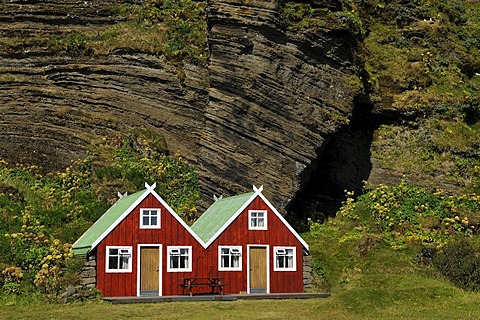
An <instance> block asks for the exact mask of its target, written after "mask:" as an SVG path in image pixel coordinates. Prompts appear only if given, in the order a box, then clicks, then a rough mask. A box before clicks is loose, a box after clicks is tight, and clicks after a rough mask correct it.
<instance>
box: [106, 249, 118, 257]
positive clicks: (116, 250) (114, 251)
mask: <svg viewBox="0 0 480 320" xmlns="http://www.w3.org/2000/svg"><path fill="white" fill-rule="evenodd" d="M117 254H118V249H108V255H110V256H112V255H117Z"/></svg>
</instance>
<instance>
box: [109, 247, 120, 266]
mask: <svg viewBox="0 0 480 320" xmlns="http://www.w3.org/2000/svg"><path fill="white" fill-rule="evenodd" d="M110 250H112V249H110ZM108 269H118V257H117V256H113V257H112V256H111V257H109V258H108Z"/></svg>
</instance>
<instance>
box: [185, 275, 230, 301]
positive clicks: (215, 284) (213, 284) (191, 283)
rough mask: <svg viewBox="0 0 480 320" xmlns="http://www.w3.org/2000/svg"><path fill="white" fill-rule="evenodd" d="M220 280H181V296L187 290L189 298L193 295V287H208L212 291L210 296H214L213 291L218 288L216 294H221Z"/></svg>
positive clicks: (211, 278)
mask: <svg viewBox="0 0 480 320" xmlns="http://www.w3.org/2000/svg"><path fill="white" fill-rule="evenodd" d="M222 279H223V278H220V277H206V278H198V277H192V278H182V280H183V281H182V283H181V284H180V286H181V287H182V295H185V289H188V293H189V294H190V296H192V295H193V292H192V290H193V288H195V287H210V288H211V290H212V292H211V293H212V294H215V289H216V288H218V292H219V293H220V294H223V287H224V284H222Z"/></svg>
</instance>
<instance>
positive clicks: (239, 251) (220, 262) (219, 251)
mask: <svg viewBox="0 0 480 320" xmlns="http://www.w3.org/2000/svg"><path fill="white" fill-rule="evenodd" d="M222 249H228V257H229V263H230V264H231V263H232V260H231V258H232V256H234V255H238V257H239V258H238V260H239V261H238V267H232V266H229V267H222V261H223V260H222V256H224V255H225V254H223V255H222ZM232 251H238V253H234V252H232ZM218 271H242V246H218Z"/></svg>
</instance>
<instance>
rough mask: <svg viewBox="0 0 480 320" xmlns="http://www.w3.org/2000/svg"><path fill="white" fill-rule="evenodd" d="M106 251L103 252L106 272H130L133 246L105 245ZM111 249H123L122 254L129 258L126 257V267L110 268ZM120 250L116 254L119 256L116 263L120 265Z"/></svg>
mask: <svg viewBox="0 0 480 320" xmlns="http://www.w3.org/2000/svg"><path fill="white" fill-rule="evenodd" d="M105 249H106V252H105V257H106V258H105V272H106V273H127V272H132V264H133V263H132V261H133V247H128V246H106V248H105ZM111 249H118V250H119V251H120V250H125V251H124V255H128V256H129V259H128V267H127V268H126V269H122V268H117V269H113V268H110V265H109V263H110V250H111ZM120 255H121V254H120V252H119V254H118V257H119V260H118V264H119V265H120Z"/></svg>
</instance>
